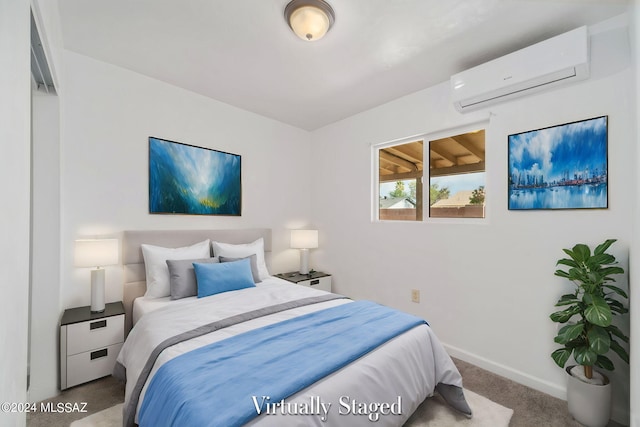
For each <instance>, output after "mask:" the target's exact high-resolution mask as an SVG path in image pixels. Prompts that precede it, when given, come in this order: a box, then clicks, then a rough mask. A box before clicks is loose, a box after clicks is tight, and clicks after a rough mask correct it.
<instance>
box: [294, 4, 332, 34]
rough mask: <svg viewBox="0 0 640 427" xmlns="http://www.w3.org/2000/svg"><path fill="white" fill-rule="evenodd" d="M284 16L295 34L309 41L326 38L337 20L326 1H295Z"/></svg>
mask: <svg viewBox="0 0 640 427" xmlns="http://www.w3.org/2000/svg"><path fill="white" fill-rule="evenodd" d="M284 14H285V19H286V20H287V23H288V24H289V26H290V27H291V29H292V30H293V32H294V33H296V35H297V36H298V37H300V38H301V39H303V40H307V41H315V40H319V39H321V38H322V37H324V35H325V34H326V33H327V31H329V28H331V26H332V25H333V22H334V19H335V15H334V12H333V9H332V8H331V6H330V5H329V4H328V3H327V2H325V1H324V0H293V1H291V2H290V3H289V4H288V5H287V7H286V8H285V11H284Z"/></svg>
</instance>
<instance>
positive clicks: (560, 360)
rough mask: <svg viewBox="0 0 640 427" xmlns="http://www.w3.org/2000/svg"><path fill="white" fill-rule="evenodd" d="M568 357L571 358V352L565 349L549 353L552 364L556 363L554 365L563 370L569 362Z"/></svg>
mask: <svg viewBox="0 0 640 427" xmlns="http://www.w3.org/2000/svg"><path fill="white" fill-rule="evenodd" d="M569 356H571V350H570V349H566V348H559V349H558V350H556V351H554V352H553V353H551V358H552V359H553V361H554V362H556V365H558V366H560V367H561V368H564V365H565V364H566V363H567V360H569Z"/></svg>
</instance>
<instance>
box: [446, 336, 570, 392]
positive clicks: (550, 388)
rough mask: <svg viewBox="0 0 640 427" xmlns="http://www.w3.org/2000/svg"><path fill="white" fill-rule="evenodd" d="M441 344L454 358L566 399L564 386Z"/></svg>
mask: <svg viewBox="0 0 640 427" xmlns="http://www.w3.org/2000/svg"><path fill="white" fill-rule="evenodd" d="M443 345H444V347H445V349H446V350H447V352H448V353H449V354H450V355H451V356H453V357H455V358H458V359H460V360H463V361H465V362H468V363H471V364H472V365H475V366H478V367H480V368H482V369H486V370H487V371H489V372H493V373H494V374H498V375H501V376H503V377H505V378H508V379H510V380H512V381H515V382H517V383H519V384H522V385H526V386H527V387H531V388H532V389H534V390H538V391H541V392H543V393H546V394H549V395H551V396H553V397H557V398H558V399H562V400H567V389H566V388H565V387H561V386H558V385H557V384H553V383H550V382H548V381H543V380H541V379H540V378H536V377H534V376H532V375H529V374H527V373H524V372H522V371H518V370H517V369H513V368H510V367H508V366H505V365H502V364H500V363H496V362H494V361H492V360H489V359H486V358H484V357H481V356H478V355H476V354H473V353H469V352H468V351H466V350H462V349H460V348H457V347H454V346H452V345H448V344H443Z"/></svg>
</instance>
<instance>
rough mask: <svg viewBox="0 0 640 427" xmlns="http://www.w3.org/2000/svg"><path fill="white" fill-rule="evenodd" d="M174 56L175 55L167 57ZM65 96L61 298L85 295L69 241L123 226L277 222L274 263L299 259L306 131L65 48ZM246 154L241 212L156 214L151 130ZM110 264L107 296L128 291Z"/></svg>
mask: <svg viewBox="0 0 640 427" xmlns="http://www.w3.org/2000/svg"><path fill="white" fill-rule="evenodd" d="M167 66H171V64H167ZM62 74H63V79H62V82H63V86H64V89H65V91H64V96H63V97H62V101H61V115H62V123H61V135H62V136H61V208H62V216H61V217H62V222H61V224H62V225H61V253H60V256H61V267H60V268H61V277H62V280H61V283H62V285H61V304H62V306H61V308H68V307H74V306H81V305H88V304H89V302H90V290H89V286H88V284H89V270H88V269H75V268H74V267H73V241H74V240H75V239H76V238H78V237H81V236H89V235H105V234H111V233H119V232H120V231H122V230H127V229H180V228H191V229H196V228H212V229H215V228H251V227H270V228H272V229H273V246H274V255H275V257H274V259H273V267H272V270H273V271H274V272H276V273H277V272H282V271H286V270H288V269H294V268H295V267H296V265H297V262H298V259H297V252H296V251H294V250H290V249H288V245H289V243H288V239H289V233H288V232H287V229H289V228H294V227H302V226H305V225H306V222H305V221H307V220H308V218H309V214H310V212H309V206H310V196H309V192H308V178H307V176H308V169H309V160H310V157H309V156H310V147H309V144H310V141H309V140H310V136H309V134H308V132H306V131H303V130H300V129H297V128H294V127H291V126H288V125H284V124H282V123H280V122H276V121H273V120H270V119H266V118H264V117H261V116H258V115H255V114H253V113H249V112H246V111H243V110H240V109H237V108H234V107H230V106H228V105H226V104H223V103H221V102H217V101H214V100H212V99H209V98H205V97H203V96H200V95H197V94H194V93H192V92H189V91H186V90H183V89H180V88H177V87H174V86H171V85H168V84H165V83H162V82H159V81H157V80H154V79H151V78H148V77H145V76H142V75H139V74H136V73H133V72H130V71H128V70H125V69H122V68H118V67H115V66H112V65H109V64H106V63H102V62H99V61H95V60H93V59H90V58H88V57H85V56H81V55H78V54H76V53H73V52H70V51H65V53H64V70H63V73H62ZM149 136H155V137H159V138H164V139H169V140H172V141H178V142H182V143H186V144H191V145H196V146H200V147H207V148H213V149H217V150H222V151H226V152H231V153H234V154H240V155H241V156H242V192H243V194H242V216H240V217H219V216H189V215H150V214H149V213H148V212H149V205H148V203H149V202H148V173H149V172H148V137H149ZM121 279H122V271H121V268H120V267H107V271H106V281H107V289H106V301H107V302H109V301H117V300H120V299H121V297H122V284H121V283H122V282H121Z"/></svg>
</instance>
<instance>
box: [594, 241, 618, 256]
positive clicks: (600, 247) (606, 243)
mask: <svg viewBox="0 0 640 427" xmlns="http://www.w3.org/2000/svg"><path fill="white" fill-rule="evenodd" d="M616 240H617V239H607V240H605V241H604V243H601V244H599V245H598V246H597V247H596V249H595V250H594V251H593V253H594V255H599V254H603V253H604V252H605V251H606V250H607V249H609V246H611V245H612V244H613V243H615V241H616Z"/></svg>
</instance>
